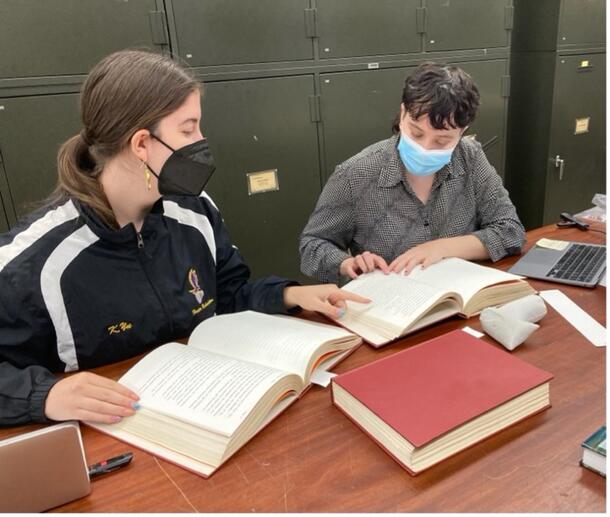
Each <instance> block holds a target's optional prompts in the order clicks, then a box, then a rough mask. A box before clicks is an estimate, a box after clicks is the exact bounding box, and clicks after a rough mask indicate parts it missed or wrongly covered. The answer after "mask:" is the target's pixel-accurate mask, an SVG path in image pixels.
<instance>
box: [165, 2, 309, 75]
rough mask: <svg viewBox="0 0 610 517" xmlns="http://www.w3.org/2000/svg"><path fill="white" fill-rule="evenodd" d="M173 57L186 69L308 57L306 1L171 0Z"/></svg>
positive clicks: (307, 4) (295, 59)
mask: <svg viewBox="0 0 610 517" xmlns="http://www.w3.org/2000/svg"><path fill="white" fill-rule="evenodd" d="M171 5H172V10H173V15H174V23H175V26H176V33H177V38H178V41H177V49H174V50H175V51H176V50H177V53H178V55H179V56H180V57H181V58H182V59H184V60H185V61H186V62H187V63H189V64H190V65H191V66H208V65H228V64H236V63H261V62H269V61H293V60H294V61H297V60H304V59H313V41H312V39H311V37H310V36H308V35H307V30H306V29H307V28H306V20H305V9H307V8H309V1H308V0H257V1H256V2H253V1H252V0H206V1H205V2H202V1H201V0H172V2H171Z"/></svg>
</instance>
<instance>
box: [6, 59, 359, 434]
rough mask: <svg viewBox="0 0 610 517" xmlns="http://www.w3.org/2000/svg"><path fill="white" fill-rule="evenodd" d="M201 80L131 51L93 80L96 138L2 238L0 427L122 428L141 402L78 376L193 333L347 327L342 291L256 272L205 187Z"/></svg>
mask: <svg viewBox="0 0 610 517" xmlns="http://www.w3.org/2000/svg"><path fill="white" fill-rule="evenodd" d="M200 96H201V85H200V83H198V82H197V81H196V80H195V79H194V78H193V77H192V76H191V75H190V74H189V73H188V72H187V71H186V70H185V69H184V68H182V67H181V66H179V65H178V64H177V63H176V62H174V61H172V60H171V59H169V58H167V57H163V56H160V55H158V54H153V53H148V52H141V51H122V52H117V53H115V54H112V55H110V56H108V57H106V58H105V59H103V60H102V61H101V62H100V63H98V64H97V65H96V66H95V67H94V68H93V70H92V71H91V73H90V74H89V76H88V77H87V79H86V81H85V83H84V84H83V87H82V91H81V100H80V108H81V117H82V123H83V129H82V130H81V131H80V133H79V134H78V135H75V136H73V137H72V138H70V139H69V140H68V141H67V142H65V143H64V144H63V146H62V147H61V149H60V150H59V154H58V163H57V167H58V183H57V188H56V190H55V192H54V193H53V194H52V195H51V197H50V198H49V200H48V203H47V204H46V205H45V206H44V207H43V208H41V209H39V210H37V211H36V212H34V213H32V214H30V216H28V217H27V218H26V219H25V220H23V221H22V222H21V223H19V224H18V225H17V226H16V227H15V228H13V229H12V230H11V231H10V232H9V233H7V234H4V235H0V425H16V424H24V423H27V422H48V421H50V420H69V419H82V420H89V421H97V422H106V423H111V422H117V421H119V420H120V419H121V418H123V417H125V416H129V415H131V414H133V412H134V408H136V407H137V400H138V396H137V394H136V393H133V392H132V391H130V390H129V389H127V388H125V387H124V386H122V385H120V384H118V383H116V382H114V381H111V380H109V379H105V378H103V377H100V376H98V375H95V374H92V373H88V372H81V373H74V374H72V375H69V376H65V377H63V378H59V377H58V376H56V375H55V373H57V372H75V371H79V370H86V369H89V368H93V367H96V366H99V365H102V364H107V363H110V362H115V361H119V360H123V359H126V358H128V357H133V356H135V355H138V354H141V353H144V352H146V351H147V350H150V349H151V348H153V347H154V346H157V345H159V344H161V343H164V342H168V341H172V340H175V339H178V338H182V337H186V336H188V335H189V334H190V332H191V331H192V330H193V328H194V327H195V326H196V325H197V324H198V323H199V322H200V321H202V320H203V319H205V318H208V317H211V316H213V315H214V314H222V313H227V312H234V311H240V310H247V309H252V310H257V311H261V312H269V313H287V312H292V311H294V310H298V307H302V308H304V309H309V310H316V311H320V312H323V313H326V314H328V315H330V316H334V317H337V316H339V315H340V313H341V311H342V308H343V307H344V306H345V302H344V300H345V299H353V300H357V301H365V300H363V299H361V298H359V297H357V296H355V295H351V294H350V293H346V292H343V291H340V290H339V289H338V288H337V286H335V285H316V286H299V285H297V284H296V283H295V282H291V281H289V280H286V279H283V278H278V277H267V278H262V279H260V280H257V281H254V282H249V281H248V278H249V274H250V272H249V269H248V267H247V266H246V264H245V263H244V262H243V260H242V258H241V256H240V254H239V252H238V251H237V248H235V247H234V246H233V245H232V243H231V241H230V238H229V235H228V233H227V230H226V228H225V226H224V223H223V220H222V217H221V215H220V213H219V212H218V209H217V208H216V206H215V205H214V203H213V202H212V200H211V199H210V198H209V197H208V196H207V195H206V194H205V192H203V187H204V186H205V183H206V182H207V180H208V179H209V177H210V176H211V174H212V173H213V172H214V168H215V167H214V162H213V158H212V156H211V154H210V151H209V149H208V146H207V142H206V140H205V139H204V137H203V135H202V134H201V130H200V121H201V108H200V106H201V103H200Z"/></svg>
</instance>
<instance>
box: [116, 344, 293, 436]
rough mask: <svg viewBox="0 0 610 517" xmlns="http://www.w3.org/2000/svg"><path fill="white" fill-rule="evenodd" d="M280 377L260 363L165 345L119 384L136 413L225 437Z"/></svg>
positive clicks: (147, 357)
mask: <svg viewBox="0 0 610 517" xmlns="http://www.w3.org/2000/svg"><path fill="white" fill-rule="evenodd" d="M286 375H288V373H287V372H282V371H280V370H276V369H273V368H269V367H265V366H263V365H257V364H253V363H249V362H245V361H239V360H237V359H232V358H229V357H224V356H222V355H217V354H213V353H209V352H207V351H204V350H197V349H195V348H192V347H189V346H184V345H181V344H179V343H169V344H167V345H163V346H162V347H159V348H157V349H155V350H153V351H152V352H151V353H150V354H148V355H147V356H146V357H144V359H142V360H141V361H139V362H138V363H137V364H136V365H135V366H134V367H133V368H132V369H131V370H129V371H128V372H127V373H126V374H125V375H124V376H123V377H122V378H121V383H122V384H124V385H125V386H128V387H130V388H131V389H133V390H134V391H136V392H137V393H139V394H140V406H141V409H140V411H141V412H142V413H144V412H146V410H152V411H155V412H157V413H161V414H169V415H171V416H172V417H174V418H178V419H180V420H182V421H186V422H192V423H197V424H198V425H199V426H200V427H203V428H206V429H209V430H211V431H214V432H218V433H221V434H224V435H226V436H230V435H231V434H232V433H234V432H235V430H236V429H237V427H238V426H239V425H240V424H241V422H242V421H243V420H244V418H245V417H246V416H247V415H248V414H249V413H250V411H251V410H252V409H253V408H254V406H255V405H256V403H257V402H258V400H259V399H260V398H261V397H262V395H264V394H265V393H266V392H267V391H268V390H269V389H270V388H271V387H272V386H273V385H274V384H275V383H277V382H278V380H279V379H280V378H281V377H283V376H286ZM127 423H128V421H127V420H125V424H127Z"/></svg>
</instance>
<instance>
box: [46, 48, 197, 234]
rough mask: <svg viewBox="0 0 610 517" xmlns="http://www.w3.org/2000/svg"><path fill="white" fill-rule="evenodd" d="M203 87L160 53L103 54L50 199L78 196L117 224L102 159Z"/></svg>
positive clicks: (83, 91) (85, 88)
mask: <svg viewBox="0 0 610 517" xmlns="http://www.w3.org/2000/svg"><path fill="white" fill-rule="evenodd" d="M200 88H201V85H200V83H199V82H198V81H197V80H196V79H195V78H194V77H193V76H192V75H191V74H190V73H189V72H188V71H187V70H186V69H185V68H183V67H182V66H181V65H179V64H178V63H176V62H175V61H173V60H172V59H170V58H168V57H165V56H162V55H160V54H155V53H152V52H145V51H140V50H122V51H120V52H115V53H114V54H110V55H109V56H107V57H105V58H104V59H102V60H101V61H100V62H99V63H98V64H97V65H95V66H94V67H93V69H92V70H91V72H90V73H89V75H88V76H87V79H86V80H85V82H84V83H83V86H82V88H81V96H80V113H81V119H82V123H83V129H82V130H81V132H80V133H79V134H77V135H75V136H73V137H71V138H70V139H69V140H67V141H66V142H64V144H63V145H62V146H61V147H60V149H59V152H58V155H57V172H58V181H57V187H56V188H55V191H54V192H53V193H52V194H51V196H50V198H49V203H52V204H55V203H60V202H62V201H65V200H67V199H70V198H72V199H77V200H78V201H80V202H82V203H84V204H86V205H88V206H89V207H91V208H92V209H93V210H95V212H96V213H97V214H98V215H99V216H100V218H101V219H102V220H103V221H104V222H105V223H106V224H107V225H108V226H110V227H112V228H118V224H117V222H116V219H115V216H114V213H113V212H112V208H111V207H110V204H109V203H108V199H107V198H106V195H105V194H104V191H103V189H102V185H101V183H100V182H99V176H100V173H101V172H102V170H103V168H104V164H105V163H106V161H107V160H108V159H109V158H112V157H113V156H116V155H117V154H118V153H120V152H121V151H122V150H123V149H125V147H126V146H127V145H129V141H130V139H131V137H132V136H133V135H134V133H135V132H136V131H138V130H139V129H143V128H148V129H151V130H153V129H154V128H155V126H156V125H157V124H158V123H159V121H160V120H161V119H162V118H163V117H165V116H167V115H169V114H170V113H172V112H174V111H175V110H176V109H178V108H179V107H180V106H181V105H182V104H183V103H184V101H185V100H186V98H187V97H188V96H189V94H190V93H192V92H193V91H194V90H197V89H200Z"/></svg>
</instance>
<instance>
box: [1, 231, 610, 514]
mask: <svg viewBox="0 0 610 517" xmlns="http://www.w3.org/2000/svg"><path fill="white" fill-rule="evenodd" d="M597 228H604V227H600V226H597ZM604 229H605V228H604ZM543 236H545V237H551V238H557V239H563V240H575V241H583V242H585V241H586V242H597V243H601V242H604V241H605V235H603V234H602V233H598V232H592V231H588V232H581V231H578V230H576V229H561V230H558V229H556V228H555V227H554V226H548V227H544V228H540V229H538V230H534V231H531V232H528V248H529V246H531V245H532V244H533V243H535V242H536V241H537V240H538V239H539V238H540V237H543ZM516 259H517V258H516V257H511V258H507V259H504V260H502V261H500V262H498V263H497V264H496V266H497V267H499V268H500V269H508V268H509V267H510V266H511V265H512V264H513V263H514V262H515V261H516ZM530 282H531V284H532V286H533V287H534V288H535V289H537V290H546V289H560V290H561V291H563V292H564V293H565V294H567V295H568V296H569V297H570V298H571V299H572V300H573V301H574V302H576V303H577V304H578V305H580V307H582V308H583V309H584V310H585V311H587V312H588V313H589V314H591V315H592V316H593V317H594V318H595V319H596V320H597V321H599V322H600V323H602V324H603V325H605V324H606V289H605V288H604V287H599V286H598V287H596V288H594V289H586V288H579V287H569V286H563V285H561V284H553V283H547V282H541V281H534V280H532V281H530ZM548 311H549V312H548V315H547V316H546V317H545V318H544V319H543V320H542V321H541V322H540V329H538V330H537V331H536V332H535V333H534V334H533V335H532V336H531V337H530V338H529V339H528V340H527V341H526V342H525V343H524V344H523V345H521V346H520V347H519V348H517V349H516V350H515V351H514V352H512V353H513V354H515V355H516V356H518V357H520V358H522V359H524V360H526V361H528V362H530V363H531V364H533V365H536V366H538V367H540V368H543V369H545V370H548V371H549V372H551V373H552V374H553V375H554V379H553V381H551V403H552V407H551V408H550V409H549V410H547V411H544V412H542V413H540V414H538V415H535V416H533V417H531V418H528V419H526V420H524V421H523V422H521V423H519V424H517V425H514V426H512V427H510V428H508V429H505V430H504V431H502V432H500V433H498V434H496V435H495V436H493V437H491V438H489V439H487V440H485V441H483V442H481V443H479V444H478V445H475V446H474V447H471V448H470V449H468V450H466V451H463V452H461V453H459V454H457V455H455V456H453V457H451V458H449V459H447V460H445V461H443V462H441V463H439V464H438V465H436V466H434V467H432V468H430V469H429V470H427V471H425V472H423V473H422V474H420V475H419V476H417V477H411V476H410V475H409V474H408V473H407V472H406V471H404V470H403V469H402V468H401V467H399V465H398V464H397V463H395V462H394V461H393V460H392V459H391V458H390V457H389V456H388V455H387V454H386V453H384V452H383V450H382V449H381V448H380V447H378V446H377V445H376V444H375V443H374V442H373V441H372V440H371V439H370V438H368V437H367V436H366V435H365V434H364V433H363V432H361V431H360V430H359V429H358V428H357V427H356V426H355V425H353V424H352V423H351V422H350V421H349V420H348V419H347V418H346V417H345V416H343V415H342V414H341V413H340V412H339V411H338V410H337V409H335V408H334V407H333V406H332V404H331V399H330V388H326V389H324V388H320V387H317V386H315V387H313V388H312V389H310V390H309V391H308V392H307V393H306V394H305V395H304V396H303V398H302V399H301V400H299V401H297V402H296V403H295V404H293V405H292V406H291V407H290V408H288V410H287V411H286V412H285V413H283V414H282V415H280V416H279V417H278V418H277V419H275V420H274V421H273V422H272V423H271V424H270V425H269V426H268V427H267V428H266V429H264V430H263V431H262V432H261V433H259V434H258V435H257V436H255V437H254V438H253V439H252V440H251V441H250V442H248V443H247V444H246V445H245V446H244V447H243V448H242V449H241V450H239V451H238V452H237V453H236V454H235V455H234V456H233V457H232V458H231V459H229V460H228V461H227V462H226V463H225V464H224V465H223V466H222V467H220V469H219V470H218V471H217V472H216V473H215V474H214V475H213V476H212V477H210V478H209V479H207V480H206V479H203V478H201V477H198V476H196V475H195V474H192V473H190V472H187V471H186V470H183V469H181V468H180V467H177V466H175V465H172V464H170V463H167V462H166V461H163V460H160V459H157V458H155V457H154V456H152V455H150V454H148V453H146V452H143V451H140V450H138V449H134V448H133V447H131V446H129V445H126V444H124V443H122V442H120V441H117V440H115V439H113V438H111V437H109V436H106V435H103V434H101V433H99V432H97V431H95V430H93V429H90V428H88V427H86V426H81V427H82V431H83V440H84V444H85V449H86V454H87V459H88V461H89V463H94V462H97V461H100V460H102V459H106V458H109V457H112V456H115V455H118V454H120V453H123V452H125V451H127V450H133V451H134V452H135V457H134V460H133V462H132V464H131V465H130V466H129V467H127V468H125V469H123V470H120V471H118V472H117V473H114V474H110V475H108V476H106V477H102V478H100V479H98V480H96V481H95V482H94V483H93V490H92V492H91V494H90V495H89V496H87V497H85V498H83V499H80V500H78V501H74V502H72V503H69V504H66V505H64V506H62V507H60V508H58V509H57V511H66V512H90V511H91V512H182V511H186V512H188V511H201V512H229V511H230V512H250V511H258V512H261V511H262V512H604V511H605V508H606V499H605V489H606V482H605V479H604V478H602V477H601V476H599V475H597V474H594V473H593V472H590V471H589V470H587V469H584V468H582V467H581V466H580V465H579V460H580V458H581V456H582V451H581V443H582V441H583V440H584V439H585V438H586V437H587V436H588V435H590V434H591V433H592V432H594V431H595V430H596V429H597V428H598V427H599V426H600V425H603V424H604V423H605V420H606V414H605V399H606V397H605V392H606V349H605V348H604V347H601V348H598V347H595V346H594V345H593V344H591V343H590V342H589V341H587V339H585V338H584V337H583V336H582V335H581V334H580V333H579V332H578V331H577V330H576V329H574V328H573V327H572V326H571V325H570V324H568V323H567V322H566V321H565V320H564V319H563V317H561V316H560V315H558V314H557V313H556V312H555V311H554V310H553V309H552V308H551V307H549V308H548ZM309 317H310V318H311V319H319V321H323V318H321V317H319V316H316V315H309ZM465 325H469V326H470V327H472V328H474V329H477V330H481V326H480V323H479V319H478V317H474V318H471V319H470V320H463V319H460V318H457V317H456V318H452V319H450V320H447V321H445V322H442V323H440V324H437V325H434V326H433V327H430V328H428V329H425V330H423V331H420V332H418V333H416V334H414V335H411V336H409V337H407V338H404V339H401V340H400V341H397V342H395V343H393V344H391V345H389V346H386V347H385V348H381V349H379V350H375V349H373V348H371V347H369V346H367V345H363V346H361V347H360V348H359V349H358V350H356V351H355V352H354V353H353V354H352V355H350V356H349V357H348V358H347V359H346V360H345V361H344V362H343V363H341V364H340V365H338V366H337V367H336V368H335V371H336V372H338V373H340V372H345V371H348V370H351V369H353V368H355V367H357V366H360V365H363V364H366V363H369V362H371V361H374V360H376V359H379V358H381V357H385V356H387V355H390V354H394V353H396V352H398V351H400V350H403V349H405V348H406V347H409V346H412V345H414V344H417V343H421V342H422V341H425V340H427V339H430V338H433V337H436V336H438V335H440V334H444V333H446V332H448V331H450V330H453V329H456V328H461V327H463V326H465ZM482 339H484V340H486V341H488V342H489V343H494V344H495V346H500V345H498V344H497V343H495V342H494V341H493V340H492V339H491V338H489V337H487V336H485V337H484V338H482ZM136 359H137V358H134V359H131V360H129V361H124V362H122V363H118V364H114V365H110V366H107V367H104V368H99V369H98V370H96V371H97V372H98V373H100V374H102V375H105V376H108V377H111V378H114V379H117V378H118V377H119V376H120V375H121V374H122V373H123V372H125V371H126V370H127V368H129V367H130V366H131V365H132V364H134V363H135V361H136ZM430 410H431V411H434V408H430ZM36 427H40V426H24V427H19V428H12V429H2V430H0V438H4V437H8V436H12V435H15V434H18V433H21V432H25V431H29V430H32V429H35V428H36Z"/></svg>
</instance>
